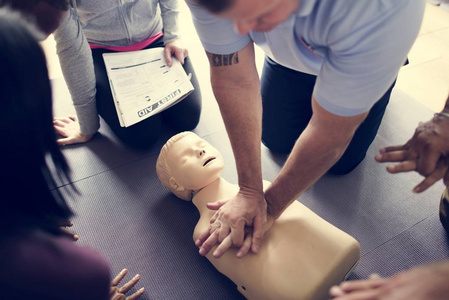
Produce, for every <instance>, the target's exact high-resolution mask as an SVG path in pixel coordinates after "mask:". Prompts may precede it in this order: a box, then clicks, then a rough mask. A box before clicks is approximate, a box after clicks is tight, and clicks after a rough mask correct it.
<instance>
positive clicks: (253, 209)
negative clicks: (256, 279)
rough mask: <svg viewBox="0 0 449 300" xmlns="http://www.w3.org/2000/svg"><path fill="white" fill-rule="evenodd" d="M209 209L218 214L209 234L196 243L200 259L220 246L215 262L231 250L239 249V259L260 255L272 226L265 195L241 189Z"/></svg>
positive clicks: (205, 234)
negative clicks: (248, 254) (251, 253)
mask: <svg viewBox="0 0 449 300" xmlns="http://www.w3.org/2000/svg"><path fill="white" fill-rule="evenodd" d="M207 207H208V208H209V209H211V210H217V211H216V212H215V214H214V216H213V217H212V218H211V220H210V223H211V225H210V226H209V228H208V230H207V231H205V232H203V233H202V234H201V235H200V236H199V237H198V239H197V240H196V241H195V244H196V246H198V247H200V250H199V253H200V254H201V255H207V253H209V251H210V250H211V249H212V248H213V247H214V246H215V245H218V247H217V248H216V249H215V251H214V253H213V255H214V257H216V258H218V257H221V256H222V255H223V253H225V252H226V251H227V250H228V249H229V248H231V247H236V248H239V250H238V251H237V257H243V256H245V255H246V254H247V253H248V252H249V250H251V251H252V252H253V253H257V252H258V251H259V247H260V245H261V244H262V240H263V236H264V234H265V232H266V231H267V230H268V229H269V227H270V226H271V224H272V222H270V223H269V225H268V224H267V204H266V202H265V200H264V198H263V194H259V193H256V192H254V191H245V190H244V189H243V190H242V189H241V190H240V191H239V193H238V194H237V195H236V196H235V197H233V198H230V199H227V200H219V201H216V202H213V203H209V204H207Z"/></svg>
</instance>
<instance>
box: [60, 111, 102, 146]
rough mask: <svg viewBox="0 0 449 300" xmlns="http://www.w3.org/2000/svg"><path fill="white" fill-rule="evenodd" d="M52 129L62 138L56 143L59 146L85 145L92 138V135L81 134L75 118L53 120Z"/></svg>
mask: <svg viewBox="0 0 449 300" xmlns="http://www.w3.org/2000/svg"><path fill="white" fill-rule="evenodd" d="M53 127H54V129H55V131H56V132H57V133H58V134H60V135H61V136H63V138H60V139H58V140H57V141H56V142H57V143H58V145H59V146H65V145H70V144H80V143H85V142H87V141H89V140H90V139H91V138H92V137H93V136H94V135H93V134H88V135H84V134H81V132H80V126H79V123H78V119H77V117H76V116H69V117H67V118H54V120H53Z"/></svg>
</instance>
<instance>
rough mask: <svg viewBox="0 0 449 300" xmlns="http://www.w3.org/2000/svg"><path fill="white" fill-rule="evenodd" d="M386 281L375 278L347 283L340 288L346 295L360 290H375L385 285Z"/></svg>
mask: <svg viewBox="0 0 449 300" xmlns="http://www.w3.org/2000/svg"><path fill="white" fill-rule="evenodd" d="M385 281H386V279H385V278H381V277H373V278H370V279H365V280H354V281H345V282H343V283H342V284H340V288H341V289H342V291H343V292H345V293H350V292H354V291H359V290H367V289H375V288H378V287H380V286H381V285H382V284H383V283H385Z"/></svg>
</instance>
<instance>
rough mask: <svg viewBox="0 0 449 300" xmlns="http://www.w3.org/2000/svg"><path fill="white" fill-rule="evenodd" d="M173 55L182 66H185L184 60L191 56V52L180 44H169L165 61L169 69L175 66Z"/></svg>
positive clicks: (165, 49) (166, 47)
mask: <svg viewBox="0 0 449 300" xmlns="http://www.w3.org/2000/svg"><path fill="white" fill-rule="evenodd" d="M172 55H174V56H175V57H176V58H177V59H178V60H179V62H180V63H181V64H184V59H185V58H186V57H187V56H188V55H189V51H188V50H187V49H185V48H184V47H182V46H181V44H180V42H178V41H172V42H169V43H167V44H166V45H165V48H164V56H165V61H166V62H167V65H168V66H169V67H171V66H172V65H173V62H172V58H171V57H172Z"/></svg>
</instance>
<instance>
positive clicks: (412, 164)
mask: <svg viewBox="0 0 449 300" xmlns="http://www.w3.org/2000/svg"><path fill="white" fill-rule="evenodd" d="M414 170H416V161H415V160H408V161H404V162H401V163H399V164H396V165H391V166H387V171H388V172H389V173H392V174H396V173H402V172H410V171H414Z"/></svg>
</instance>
